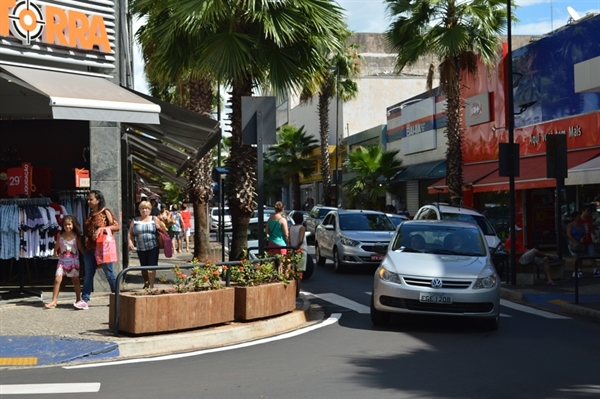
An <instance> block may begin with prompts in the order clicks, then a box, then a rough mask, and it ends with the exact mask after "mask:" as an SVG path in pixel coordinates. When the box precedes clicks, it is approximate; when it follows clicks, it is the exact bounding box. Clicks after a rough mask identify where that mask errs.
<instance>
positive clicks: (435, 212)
mask: <svg viewBox="0 0 600 399" xmlns="http://www.w3.org/2000/svg"><path fill="white" fill-rule="evenodd" d="M413 220H454V221H459V222H467V223H471V224H474V225H477V226H479V228H480V229H481V231H483V234H484V235H485V240H486V242H487V245H488V247H489V248H490V251H491V252H492V254H493V253H494V252H496V251H498V250H501V249H502V242H501V241H500V239H499V238H498V235H497V234H496V231H495V230H494V227H493V226H492V224H491V223H490V222H489V221H488V220H487V219H486V217H485V216H483V215H482V214H481V213H479V212H477V211H476V210H474V209H471V208H469V207H465V206H458V205H450V204H445V203H433V204H428V205H423V206H422V207H421V208H420V209H419V210H418V211H417V213H416V215H415V217H414V218H413Z"/></svg>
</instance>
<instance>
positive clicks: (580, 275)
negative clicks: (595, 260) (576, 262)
mask: <svg viewBox="0 0 600 399" xmlns="http://www.w3.org/2000/svg"><path fill="white" fill-rule="evenodd" d="M573 277H575V272H573ZM577 277H578V278H582V277H583V272H582V271H581V270H580V271H579V272H578V273H577Z"/></svg>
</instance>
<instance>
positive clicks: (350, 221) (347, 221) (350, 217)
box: [339, 213, 396, 231]
mask: <svg viewBox="0 0 600 399" xmlns="http://www.w3.org/2000/svg"><path fill="white" fill-rule="evenodd" d="M339 219H340V230H345V231H391V230H395V229H396V228H395V226H394V224H393V223H392V222H390V219H389V218H388V217H387V216H385V215H379V214H373V213H351V214H346V215H344V214H341V215H339Z"/></svg>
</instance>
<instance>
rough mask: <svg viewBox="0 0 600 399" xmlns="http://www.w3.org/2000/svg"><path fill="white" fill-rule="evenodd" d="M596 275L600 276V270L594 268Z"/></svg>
mask: <svg viewBox="0 0 600 399" xmlns="http://www.w3.org/2000/svg"><path fill="white" fill-rule="evenodd" d="M594 277H600V270H598V269H594Z"/></svg>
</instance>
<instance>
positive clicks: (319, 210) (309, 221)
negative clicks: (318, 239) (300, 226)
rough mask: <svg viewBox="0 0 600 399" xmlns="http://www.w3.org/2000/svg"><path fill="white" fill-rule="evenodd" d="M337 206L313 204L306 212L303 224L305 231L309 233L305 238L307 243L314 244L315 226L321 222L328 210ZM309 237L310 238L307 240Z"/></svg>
mask: <svg viewBox="0 0 600 399" xmlns="http://www.w3.org/2000/svg"><path fill="white" fill-rule="evenodd" d="M335 210H337V208H335V207H332V206H324V205H315V206H313V208H312V209H311V210H310V212H309V213H308V217H307V218H306V220H305V221H304V225H305V226H306V231H308V232H309V233H310V234H311V235H310V236H309V237H308V238H307V240H308V244H310V245H314V243H315V238H314V237H315V233H316V230H317V226H318V225H320V224H321V222H322V221H323V219H325V215H327V214H328V213H329V212H330V211H335ZM309 238H310V240H309Z"/></svg>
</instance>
